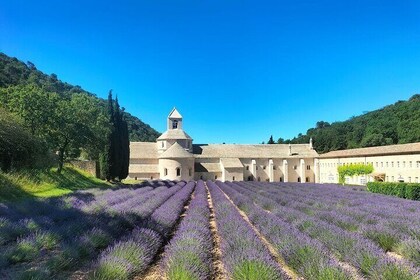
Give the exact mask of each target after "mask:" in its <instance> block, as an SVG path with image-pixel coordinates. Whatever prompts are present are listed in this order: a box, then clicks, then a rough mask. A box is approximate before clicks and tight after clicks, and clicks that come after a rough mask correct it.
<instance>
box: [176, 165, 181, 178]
mask: <svg viewBox="0 0 420 280" xmlns="http://www.w3.org/2000/svg"><path fill="white" fill-rule="evenodd" d="M176 176H181V168H179V167H177V168H176Z"/></svg>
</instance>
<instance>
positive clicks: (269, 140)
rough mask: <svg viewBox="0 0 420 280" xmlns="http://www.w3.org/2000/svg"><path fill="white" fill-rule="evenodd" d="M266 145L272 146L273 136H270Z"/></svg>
mask: <svg viewBox="0 0 420 280" xmlns="http://www.w3.org/2000/svg"><path fill="white" fill-rule="evenodd" d="M267 144H274V140H273V135H271V136H270V139H268V142H267Z"/></svg>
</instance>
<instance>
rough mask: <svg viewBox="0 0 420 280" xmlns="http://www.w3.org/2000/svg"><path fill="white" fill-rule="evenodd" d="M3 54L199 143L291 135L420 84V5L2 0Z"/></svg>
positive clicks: (401, 96) (410, 0)
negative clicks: (173, 126) (175, 125)
mask: <svg viewBox="0 0 420 280" xmlns="http://www.w3.org/2000/svg"><path fill="white" fill-rule="evenodd" d="M0 51H2V52H4V53H6V54H8V55H10V56H15V57H17V58H19V59H20V60H23V61H28V60H29V61H31V62H33V63H34V64H35V65H36V66H37V68H38V69H40V70H42V71H44V72H46V73H48V74H51V73H55V74H57V75H58V77H59V78H60V79H61V80H63V81H66V82H69V83H71V84H75V85H80V86H82V87H83V88H84V89H86V90H88V91H90V92H93V93H95V94H97V95H98V96H100V97H106V95H107V93H108V90H109V89H111V88H112V89H113V90H114V92H115V93H116V94H118V98H119V100H120V104H121V105H122V106H124V107H126V109H127V111H129V112H130V113H132V114H133V115H135V116H138V117H139V118H140V119H142V120H143V121H144V122H146V123H148V124H150V125H151V126H152V127H154V128H155V129H157V130H158V131H161V132H162V131H164V130H165V129H166V127H165V125H166V121H165V118H166V116H167V115H168V113H169V111H170V110H171V109H172V107H173V106H176V107H177V108H178V109H179V111H180V112H181V114H182V115H183V116H184V128H185V130H186V131H187V132H188V133H189V134H190V135H191V136H192V137H193V138H194V142H195V143H221V142H226V143H259V142H261V141H267V140H268V138H269V137H270V135H271V134H273V136H274V138H275V139H277V138H278V137H282V138H292V137H293V136H296V135H297V134H298V133H300V132H302V133H305V132H306V130H307V129H308V128H310V127H313V126H314V125H315V123H316V122H317V121H320V120H324V121H329V122H333V121H341V120H346V119H348V118H350V117H351V116H355V115H359V114H361V113H362V112H364V111H371V110H374V109H378V108H381V107H383V106H385V105H388V104H391V103H394V102H396V101H398V100H405V99H408V98H409V97H410V96H412V95H413V94H415V93H419V92H420V1H418V0H405V1H386V0H382V1H370V0H364V1H361V0H352V1H329V0H328V1H327V0H320V1H292V0H290V1H280V0H277V1H264V0H259V1H256V0H255V1H246V0H230V1H229V0H224V1H218V0H212V1H210V0H207V1H205V0H202V1H199V0H195V1H192V0H191V1H187V0H179V1H168V0H149V1H20V0H14V1H7V0H0Z"/></svg>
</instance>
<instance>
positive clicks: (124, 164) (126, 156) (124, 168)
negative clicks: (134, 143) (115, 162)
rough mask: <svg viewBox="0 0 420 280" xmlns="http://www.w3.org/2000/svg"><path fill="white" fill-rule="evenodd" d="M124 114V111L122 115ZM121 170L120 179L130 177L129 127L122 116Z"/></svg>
mask: <svg viewBox="0 0 420 280" xmlns="http://www.w3.org/2000/svg"><path fill="white" fill-rule="evenodd" d="M123 112H124V109H123V110H122V112H121V114H122V113H123ZM120 139H121V148H122V149H121V151H122V156H121V170H120V174H119V176H118V177H119V178H120V179H125V178H127V176H128V171H129V165H130V139H129V137H128V125H127V122H126V120H125V119H124V118H123V115H121V138H120Z"/></svg>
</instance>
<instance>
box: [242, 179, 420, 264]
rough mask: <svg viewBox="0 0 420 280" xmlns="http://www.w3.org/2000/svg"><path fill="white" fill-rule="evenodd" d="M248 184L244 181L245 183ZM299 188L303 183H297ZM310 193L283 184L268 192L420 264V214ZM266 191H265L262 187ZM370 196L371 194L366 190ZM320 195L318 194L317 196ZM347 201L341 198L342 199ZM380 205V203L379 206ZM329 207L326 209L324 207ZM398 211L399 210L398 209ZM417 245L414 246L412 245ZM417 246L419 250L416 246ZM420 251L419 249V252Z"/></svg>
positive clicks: (290, 205) (261, 192)
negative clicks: (367, 208)
mask: <svg viewBox="0 0 420 280" xmlns="http://www.w3.org/2000/svg"><path fill="white" fill-rule="evenodd" d="M242 185H244V184H242ZM264 187H265V189H270V188H272V185H271V184H265V185H264ZM294 188H295V191H296V192H298V190H299V189H300V190H301V189H302V187H299V186H294ZM303 189H304V190H305V191H306V195H305V196H303V195H302V197H295V196H291V195H289V194H285V193H284V189H283V188H282V187H280V188H277V189H275V190H272V191H269V192H267V193H266V196H267V197H272V196H273V195H274V196H275V197H276V198H277V197H278V198H279V199H278V200H277V202H279V203H281V204H285V203H284V201H289V202H288V203H287V204H285V205H287V206H288V207H291V208H294V209H297V210H299V211H303V212H305V213H307V214H309V215H311V216H313V217H314V218H317V219H320V220H323V221H325V222H327V223H330V224H334V225H336V226H338V227H340V228H342V229H344V230H346V231H353V232H357V233H359V234H361V235H362V236H364V237H367V238H369V239H370V240H372V241H373V242H375V243H376V244H378V245H379V246H380V247H381V248H382V249H384V250H385V251H396V252H398V253H400V254H401V255H403V256H404V257H406V258H407V259H408V260H410V261H412V262H413V263H414V264H416V265H420V250H419V249H420V246H419V245H418V244H419V242H420V224H418V223H416V221H417V219H418V217H416V218H412V217H407V216H402V215H391V213H388V215H387V216H386V217H383V216H382V215H381V216H379V215H375V214H370V213H366V212H361V211H360V210H358V209H352V208H349V207H345V206H341V205H339V207H337V205H335V207H334V204H333V203H331V204H330V205H326V204H327V203H326V202H325V200H321V199H319V200H317V201H316V200H315V199H314V198H313V197H314V196H315V195H313V193H314V191H313V190H312V189H309V188H303ZM259 193H260V194H264V193H265V191H259ZM364 195H366V196H369V195H370V194H364ZM315 197H316V196H315ZM340 202H341V204H342V203H343V202H342V200H339V202H338V203H340ZM377 208H378V207H377ZM324 209H325V210H324ZM394 214H395V213H394ZM410 246H411V247H414V248H410ZM416 249H417V250H416ZM416 252H417V253H416Z"/></svg>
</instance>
